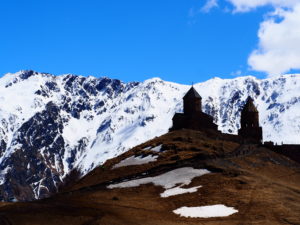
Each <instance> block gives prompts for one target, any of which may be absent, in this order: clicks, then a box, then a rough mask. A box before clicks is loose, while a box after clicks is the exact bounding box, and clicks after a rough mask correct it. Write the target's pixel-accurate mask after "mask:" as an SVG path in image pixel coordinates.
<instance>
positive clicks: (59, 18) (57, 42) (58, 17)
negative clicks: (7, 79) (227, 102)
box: [0, 0, 297, 84]
mask: <svg viewBox="0 0 300 225" xmlns="http://www.w3.org/2000/svg"><path fill="white" fill-rule="evenodd" d="M209 1H210V2H212V1H213V2H214V3H215V5H214V6H215V7H211V8H210V9H207V10H204V8H203V7H204V5H205V4H207V2H206V1H205V0H163V1H162V0H151V1H140V0H128V1H125V0H110V1H108V0H72V1H71V0H51V1H50V0H49V1H41V0H27V1H24V0H2V1H1V3H0V29H1V35H0V62H1V63H0V74H1V75H3V74H5V73H8V72H16V71H19V70H23V69H33V70H36V71H39V72H48V73H52V74H56V75H59V74H65V73H74V74H80V75H85V76H87V75H94V76H97V77H99V76H108V77H112V78H117V79H121V80H123V81H142V80H145V79H148V78H151V77H161V78H162V79H164V80H168V81H174V82H179V83H185V84H190V83H191V82H201V81H205V80H207V79H209V78H212V77H215V76H218V77H222V78H233V77H235V76H240V75H248V74H252V75H255V76H257V77H259V78H263V77H265V76H266V74H267V73H268V72H270V69H265V71H264V70H263V69H260V68H269V67H267V66H269V65H265V64H264V65H258V66H253V65H249V62H248V61H249V56H250V54H251V53H252V52H253V51H254V50H255V49H257V48H258V44H259V37H258V35H257V34H258V31H259V29H260V26H261V23H262V22H263V21H266V20H268V19H266V14H267V13H268V12H272V11H273V10H274V11H275V8H276V9H277V8H278V7H277V6H274V7H273V5H270V4H269V5H265V6H263V7H259V6H255V7H253V8H251V9H246V10H244V9H242V10H241V9H238V8H237V7H239V6H238V5H237V3H232V2H230V1H238V0H228V1H225V0H224V1H221V0H220V1H218V2H217V0H209ZM251 7H252V6H251ZM279 7H281V6H279ZM237 9H238V10H237ZM281 21H282V20H281ZM281 21H280V22H281ZM280 22H278V23H280ZM261 61H262V62H263V60H260V61H259V62H261ZM255 65H257V63H256V64H255ZM257 68H258V69H257ZM290 69H295V70H292V71H297V66H294V68H293V66H290V68H288V70H286V71H290ZM278 71H279V70H278ZM275 72H277V71H275Z"/></svg>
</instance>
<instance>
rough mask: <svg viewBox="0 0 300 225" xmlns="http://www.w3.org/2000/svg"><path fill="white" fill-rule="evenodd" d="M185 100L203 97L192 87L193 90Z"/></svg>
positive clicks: (186, 95) (187, 94)
mask: <svg viewBox="0 0 300 225" xmlns="http://www.w3.org/2000/svg"><path fill="white" fill-rule="evenodd" d="M183 98H201V96H200V95H199V93H198V92H197V91H196V90H195V88H194V87H191V89H190V90H189V91H188V92H187V93H186V94H185V96H184V97H183Z"/></svg>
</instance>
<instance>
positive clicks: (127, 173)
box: [0, 130, 300, 225]
mask: <svg viewBox="0 0 300 225" xmlns="http://www.w3.org/2000/svg"><path fill="white" fill-rule="evenodd" d="M225 139H226V137H225V136H224V135H219V134H214V133H203V132H199V131H191V130H181V131H175V132H171V133H168V134H166V135H164V136H162V137H159V138H156V139H153V140H151V141H149V142H147V143H144V144H142V145H139V146H137V147H135V148H133V149H132V150H130V151H128V152H126V153H125V154H123V155H121V156H119V157H117V158H114V159H111V160H109V161H108V162H106V163H105V165H104V166H102V167H98V168H96V169H95V170H93V171H91V172H90V173H89V174H88V175H87V176H85V177H83V178H82V179H81V180H80V181H79V182H77V183H76V184H75V185H72V186H69V187H68V188H66V189H65V191H64V192H63V193H60V194H56V195H54V196H53V197H51V198H49V199H44V200H40V201H35V202H27V203H1V204H0V225H19V224H22V225H50V224H51V225H52V224H53V225H60V224H63V225H69V224H70V225H138V224H139V225H140V224H145V225H159V224H163V225H171V224H172V225H173V224H174V225H175V224H176V225H177V224H178V225H179V224H189V225H194V224H208V225H216V224H220V225H221V224H222V225H227V224H228V225H229V224H230V225H231V224H245V225H246V224H249V225H250V224H261V225H265V224H294V225H295V224H300V165H299V164H297V163H296V162H293V161H291V160H289V159H287V158H285V157H284V156H281V155H277V154H276V153H273V152H271V151H269V150H268V149H266V148H263V147H260V146H258V145H249V144H248V145H247V144H244V145H240V144H238V143H235V142H231V141H226V140H225ZM161 144H162V150H163V151H162V152H151V151H150V150H143V149H144V148H145V147H149V146H153V147H155V146H158V145H161ZM152 153H153V154H156V155H158V159H157V161H155V162H150V163H147V164H143V165H137V166H127V167H120V168H116V169H112V167H113V166H114V165H115V164H117V163H119V162H120V161H121V160H123V159H126V158H127V157H130V156H132V155H136V156H139V155H144V156H147V155H149V154H152ZM187 166H188V167H193V168H197V169H208V170H210V171H211V172H212V173H210V174H206V175H204V176H200V177H197V178H194V179H193V180H192V183H191V184H190V185H188V186H186V187H185V188H188V187H195V186H199V185H202V188H199V189H198V191H197V192H194V193H186V194H181V195H175V196H171V197H168V198H162V197H160V193H162V192H163V191H164V189H163V188H162V187H160V186H154V185H153V184H145V185H141V186H139V187H134V188H123V189H121V188H116V189H107V188H106V187H107V185H108V184H110V183H119V182H121V181H124V180H125V179H126V180H132V179H137V178H143V177H149V176H157V175H159V174H163V173H165V172H168V171H170V170H173V169H176V168H181V167H187ZM215 204H224V205H226V206H229V207H234V208H235V209H237V210H238V212H237V213H235V214H233V215H231V216H227V217H217V218H206V219H205V218H184V217H180V216H178V215H176V214H174V213H173V210H175V209H177V208H180V207H182V206H207V205H215Z"/></svg>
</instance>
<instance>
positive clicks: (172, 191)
mask: <svg viewBox="0 0 300 225" xmlns="http://www.w3.org/2000/svg"><path fill="white" fill-rule="evenodd" d="M182 186H183V185H181V186H179V187H174V188H170V189H167V190H165V191H164V192H163V193H161V194H160V197H162V198H167V197H170V196H174V195H181V194H185V193H193V192H197V191H198V189H199V188H201V187H202V186H197V187H191V188H182Z"/></svg>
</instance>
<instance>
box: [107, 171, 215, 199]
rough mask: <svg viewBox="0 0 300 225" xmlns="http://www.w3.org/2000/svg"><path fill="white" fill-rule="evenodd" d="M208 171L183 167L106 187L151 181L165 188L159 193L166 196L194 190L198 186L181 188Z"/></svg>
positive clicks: (125, 186)
mask: <svg viewBox="0 0 300 225" xmlns="http://www.w3.org/2000/svg"><path fill="white" fill-rule="evenodd" d="M208 173H210V171H208V170H206V169H194V168H192V167H183V168H179V169H175V170H172V171H169V172H167V173H164V174H161V175H158V176H156V177H146V178H142V179H137V180H130V181H126V182H122V183H118V184H110V185H108V186H107V188H109V189H113V188H130V187H138V186H140V185H142V184H148V183H152V184H154V185H156V186H161V187H163V188H164V189H166V190H165V191H164V192H163V193H161V197H164V198H166V197H169V196H173V195H178V194H184V193H191V192H196V191H197V190H198V188H200V186H198V187H193V188H187V189H185V188H182V186H184V185H189V184H190V183H191V182H192V179H194V178H195V177H200V176H203V175H205V174H208Z"/></svg>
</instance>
